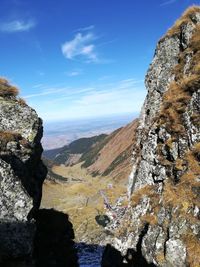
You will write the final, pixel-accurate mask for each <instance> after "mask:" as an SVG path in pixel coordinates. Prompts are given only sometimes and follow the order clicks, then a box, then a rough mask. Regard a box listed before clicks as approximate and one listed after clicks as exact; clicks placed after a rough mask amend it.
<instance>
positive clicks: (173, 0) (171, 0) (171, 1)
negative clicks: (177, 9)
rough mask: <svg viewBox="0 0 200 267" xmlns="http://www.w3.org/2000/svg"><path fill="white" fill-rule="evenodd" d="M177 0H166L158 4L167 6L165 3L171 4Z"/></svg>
mask: <svg viewBox="0 0 200 267" xmlns="http://www.w3.org/2000/svg"><path fill="white" fill-rule="evenodd" d="M176 1H177V0H168V1H165V2H163V3H161V4H160V6H167V5H171V4H174V3H175V2H176Z"/></svg>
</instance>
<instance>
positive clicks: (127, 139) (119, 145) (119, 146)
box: [88, 120, 138, 178]
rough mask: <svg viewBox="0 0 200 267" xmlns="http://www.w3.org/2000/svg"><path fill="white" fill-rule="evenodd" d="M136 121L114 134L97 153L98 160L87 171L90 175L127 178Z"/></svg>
mask: <svg viewBox="0 0 200 267" xmlns="http://www.w3.org/2000/svg"><path fill="white" fill-rule="evenodd" d="M137 123H138V122H137V120H134V121H133V122H132V123H129V124H128V125H126V126H125V127H123V128H121V129H120V130H119V131H117V132H115V134H114V135H112V136H111V137H110V139H109V141H108V142H107V143H106V144H105V145H104V146H103V147H102V149H101V150H100V151H99V153H98V158H97V159H96V160H95V161H94V163H92V164H91V165H90V166H89V167H88V170H89V172H90V173H96V174H99V175H104V176H105V175H110V176H111V177H113V178H117V177H121V178H122V177H127V175H128V173H129V171H130V168H131V155H132V149H133V145H134V141H135V134H134V133H135V130H136V127H137Z"/></svg>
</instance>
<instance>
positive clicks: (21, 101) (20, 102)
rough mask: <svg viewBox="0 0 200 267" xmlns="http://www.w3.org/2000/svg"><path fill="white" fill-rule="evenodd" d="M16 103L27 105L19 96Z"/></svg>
mask: <svg viewBox="0 0 200 267" xmlns="http://www.w3.org/2000/svg"><path fill="white" fill-rule="evenodd" d="M18 103H19V104H20V105H21V106H27V103H26V100H25V99H23V98H21V97H19V98H18Z"/></svg>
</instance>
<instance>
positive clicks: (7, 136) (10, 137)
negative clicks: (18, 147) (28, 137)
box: [0, 131, 22, 149]
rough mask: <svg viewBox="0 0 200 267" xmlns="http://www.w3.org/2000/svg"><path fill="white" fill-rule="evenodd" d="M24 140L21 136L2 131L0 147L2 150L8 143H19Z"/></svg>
mask: <svg viewBox="0 0 200 267" xmlns="http://www.w3.org/2000/svg"><path fill="white" fill-rule="evenodd" d="M21 139H22V136H21V134H19V133H15V132H11V131H0V147H1V149H5V148H6V145H7V143H9V142H12V141H15V142H17V141H19V140H21Z"/></svg>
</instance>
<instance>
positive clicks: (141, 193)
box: [130, 185, 154, 207]
mask: <svg viewBox="0 0 200 267" xmlns="http://www.w3.org/2000/svg"><path fill="white" fill-rule="evenodd" d="M152 194H154V186H153V185H145V186H144V187H142V188H140V189H139V190H137V191H135V192H134V193H133V194H132V196H131V199H130V202H131V205H132V206H133V207H134V206H137V205H138V204H139V202H140V200H141V199H142V198H144V197H145V196H151V195H152Z"/></svg>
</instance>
